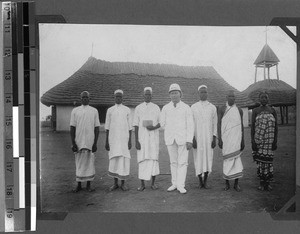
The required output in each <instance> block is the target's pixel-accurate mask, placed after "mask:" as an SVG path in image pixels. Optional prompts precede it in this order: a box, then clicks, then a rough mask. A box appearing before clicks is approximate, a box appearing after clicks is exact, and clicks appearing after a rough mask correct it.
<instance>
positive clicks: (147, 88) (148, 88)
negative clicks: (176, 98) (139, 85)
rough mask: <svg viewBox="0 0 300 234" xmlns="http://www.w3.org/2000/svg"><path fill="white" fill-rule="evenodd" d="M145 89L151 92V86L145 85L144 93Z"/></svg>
mask: <svg viewBox="0 0 300 234" xmlns="http://www.w3.org/2000/svg"><path fill="white" fill-rule="evenodd" d="M147 90H149V91H150V92H151V93H152V88H151V87H145V88H144V93H145V92H146V91H147Z"/></svg>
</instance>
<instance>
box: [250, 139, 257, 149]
mask: <svg viewBox="0 0 300 234" xmlns="http://www.w3.org/2000/svg"><path fill="white" fill-rule="evenodd" d="M251 144H252V150H253V151H257V150H258V149H257V144H256V143H255V142H254V141H253V142H252V143H251Z"/></svg>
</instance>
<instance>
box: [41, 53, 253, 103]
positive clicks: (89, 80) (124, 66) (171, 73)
mask: <svg viewBox="0 0 300 234" xmlns="http://www.w3.org/2000/svg"><path fill="white" fill-rule="evenodd" d="M97 61H98V62H99V64H98V65H99V66H97ZM180 68H182V70H181V69H180ZM129 71H131V73H130V72H129ZM126 72H127V73H126ZM115 73H116V74H115ZM176 74H180V75H181V76H178V75H176ZM163 75H164V76H163ZM175 75H176V76H175ZM193 75H195V76H196V77H194V78H192V76H193ZM172 83H178V84H179V85H180V87H181V89H182V91H183V99H182V100H183V101H184V102H186V103H187V104H189V105H191V104H193V103H195V102H196V101H198V100H199V97H198V93H197V88H198V86H199V85H201V84H205V85H207V86H208V94H209V98H208V100H209V101H210V102H212V103H213V104H215V105H217V106H219V105H223V104H224V103H225V97H226V92H227V91H228V90H235V91H236V96H237V98H236V103H237V105H239V106H241V107H246V106H251V105H253V104H254V103H253V102H252V101H251V100H250V99H248V97H247V96H246V95H244V94H242V93H241V92H239V91H238V90H236V89H234V88H233V87H232V86H230V85H229V84H228V83H227V82H226V81H225V80H224V79H223V78H222V77H221V76H220V75H219V74H218V73H217V72H216V71H215V69H214V68H213V67H200V66H199V67H181V66H177V65H166V64H159V65H157V64H141V63H110V62H105V61H102V60H95V59H94V58H89V60H88V61H87V62H86V63H85V64H84V65H83V66H82V67H81V68H80V69H79V70H78V71H77V72H75V73H74V74H73V75H72V76H71V77H69V78H68V79H66V80H65V81H63V82H61V83H60V84H58V85H56V86H55V87H53V88H52V89H50V90H49V91H47V92H46V93H45V94H44V95H43V96H42V98H41V102H42V103H43V104H44V105H47V106H50V105H74V102H76V104H79V103H80V99H79V95H80V93H81V92H82V91H84V90H87V91H89V92H90V93H91V101H90V104H91V105H93V106H110V105H113V104H114V95H113V92H114V91H115V90H116V89H122V90H123V91H124V104H125V105H128V106H136V105H138V104H139V103H141V102H142V101H143V90H144V87H147V86H151V87H152V88H153V99H152V101H153V102H154V103H156V104H158V105H159V106H163V105H165V104H166V103H168V102H169V101H170V98H169V94H168V90H169V86H170V84H172Z"/></svg>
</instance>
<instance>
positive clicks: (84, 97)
mask: <svg viewBox="0 0 300 234" xmlns="http://www.w3.org/2000/svg"><path fill="white" fill-rule="evenodd" d="M89 102H90V97H89V95H88V94H87V93H83V94H82V95H81V103H82V105H84V106H86V105H88V104H89Z"/></svg>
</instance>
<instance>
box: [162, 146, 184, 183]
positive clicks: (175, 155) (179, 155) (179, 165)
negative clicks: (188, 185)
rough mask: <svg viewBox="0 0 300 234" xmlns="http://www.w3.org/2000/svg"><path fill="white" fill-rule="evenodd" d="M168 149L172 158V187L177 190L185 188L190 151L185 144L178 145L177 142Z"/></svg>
mask: <svg viewBox="0 0 300 234" xmlns="http://www.w3.org/2000/svg"><path fill="white" fill-rule="evenodd" d="M167 148H168V152H169V156H170V167H171V177H172V185H174V186H176V187H177V188H184V187H185V179H186V173H187V166H188V155H189V151H188V150H187V149H186V145H185V144H184V145H177V143H176V142H175V141H174V143H173V144H172V145H167Z"/></svg>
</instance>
